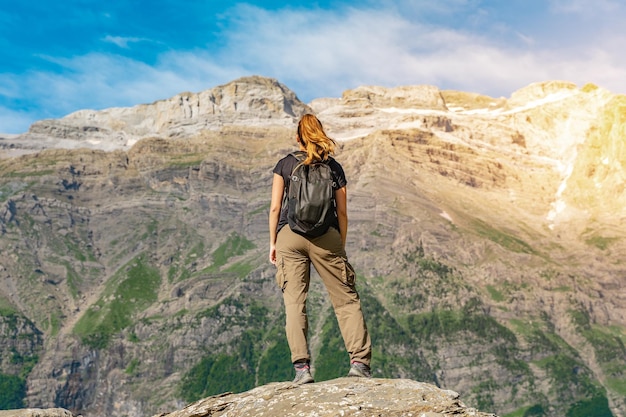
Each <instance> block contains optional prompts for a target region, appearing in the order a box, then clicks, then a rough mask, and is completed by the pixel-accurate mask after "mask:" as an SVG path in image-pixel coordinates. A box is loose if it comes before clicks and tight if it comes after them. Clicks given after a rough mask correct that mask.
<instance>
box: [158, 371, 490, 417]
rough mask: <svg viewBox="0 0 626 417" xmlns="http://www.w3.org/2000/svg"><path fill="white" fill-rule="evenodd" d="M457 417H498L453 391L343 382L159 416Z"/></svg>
mask: <svg viewBox="0 0 626 417" xmlns="http://www.w3.org/2000/svg"><path fill="white" fill-rule="evenodd" d="M450 414H453V415H455V416H473V417H494V416H495V415H494V414H489V413H483V412H480V411H477V410H475V409H473V408H468V407H466V406H465V405H464V404H463V403H462V402H461V401H460V399H459V395H458V394H457V393H456V392H454V391H449V390H442V389H440V388H437V387H436V386H434V385H431V384H427V383H422V382H416V381H412V380H408V379H379V378H372V379H362V378H339V379H334V380H330V381H324V382H318V383H313V384H306V385H300V386H297V385H293V384H291V383H290V382H279V383H271V384H267V385H264V386H261V387H257V388H254V389H252V390H250V391H247V392H244V393H241V394H232V393H225V394H221V395H216V396H213V397H209V398H205V399H203V400H199V401H197V402H195V403H192V404H189V405H188V406H187V407H185V408H184V409H182V410H180V411H176V412H173V413H169V414H159V415H157V416H154V417H166V416H167V417H209V416H211V417H219V416H228V417H243V416H259V417H260V416H268V417H269V416H283V417H289V416H298V417H313V416H315V417H324V416H328V417H330V416H333V417H335V416H355V417H356V416H359V417H370V416H371V417H373V416H386V417H393V416H398V417H399V416H415V417H422V416H423V417H436V416H444V415H450Z"/></svg>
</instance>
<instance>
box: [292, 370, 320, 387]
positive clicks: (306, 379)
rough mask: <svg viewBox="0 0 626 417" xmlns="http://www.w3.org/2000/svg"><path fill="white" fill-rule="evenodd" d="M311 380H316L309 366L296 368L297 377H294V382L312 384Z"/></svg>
mask: <svg viewBox="0 0 626 417" xmlns="http://www.w3.org/2000/svg"><path fill="white" fill-rule="evenodd" d="M311 382H315V381H314V380H313V376H311V370H310V369H309V367H304V368H302V369H296V377H295V378H294V379H293V383H294V384H296V385H302V384H310V383H311Z"/></svg>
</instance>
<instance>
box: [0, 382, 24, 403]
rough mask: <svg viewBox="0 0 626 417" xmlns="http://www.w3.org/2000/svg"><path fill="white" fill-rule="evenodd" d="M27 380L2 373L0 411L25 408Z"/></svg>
mask: <svg viewBox="0 0 626 417" xmlns="http://www.w3.org/2000/svg"><path fill="white" fill-rule="evenodd" d="M25 396H26V380H25V379H24V378H20V377H18V376H14V375H5V374H2V373H0V410H14V409H18V408H24V397H25Z"/></svg>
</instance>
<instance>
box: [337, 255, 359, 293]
mask: <svg viewBox="0 0 626 417" xmlns="http://www.w3.org/2000/svg"><path fill="white" fill-rule="evenodd" d="M343 265H344V267H343V271H342V277H341V278H342V280H343V282H345V283H346V284H348V286H349V287H352V288H354V286H355V285H356V273H355V272H354V268H353V267H352V265H350V262H348V260H347V259H344V261H343Z"/></svg>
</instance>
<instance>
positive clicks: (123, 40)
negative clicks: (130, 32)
mask: <svg viewBox="0 0 626 417" xmlns="http://www.w3.org/2000/svg"><path fill="white" fill-rule="evenodd" d="M102 40H103V41H104V42H108V43H112V44H115V45H117V46H119V47H120V48H123V49H128V48H129V46H128V44H129V43H136V42H142V41H146V40H147V39H144V38H135V37H124V36H111V35H107V36H105V37H104V38H102Z"/></svg>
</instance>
